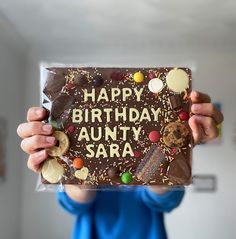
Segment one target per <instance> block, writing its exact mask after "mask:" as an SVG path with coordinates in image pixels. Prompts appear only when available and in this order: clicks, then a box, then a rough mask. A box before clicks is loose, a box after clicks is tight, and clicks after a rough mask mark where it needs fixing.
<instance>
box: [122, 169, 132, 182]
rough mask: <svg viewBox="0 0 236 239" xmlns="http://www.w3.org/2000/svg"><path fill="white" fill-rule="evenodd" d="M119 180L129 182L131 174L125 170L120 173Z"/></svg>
mask: <svg viewBox="0 0 236 239" xmlns="http://www.w3.org/2000/svg"><path fill="white" fill-rule="evenodd" d="M121 181H122V182H123V183H125V184H129V183H130V182H131V181H132V175H131V174H130V173H129V172H125V173H123V174H122V175H121Z"/></svg>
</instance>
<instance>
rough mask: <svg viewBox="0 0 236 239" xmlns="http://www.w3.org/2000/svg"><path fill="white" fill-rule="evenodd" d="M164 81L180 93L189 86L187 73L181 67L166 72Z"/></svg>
mask: <svg viewBox="0 0 236 239" xmlns="http://www.w3.org/2000/svg"><path fill="white" fill-rule="evenodd" d="M166 83H167V86H168V87H169V89H170V90H172V91H174V92H176V93H181V92H183V91H185V90H186V89H187V88H188V87H189V78H188V74H187V73H186V72H185V71H184V70H182V69H173V70H171V71H170V72H169V73H168V74H167V76H166Z"/></svg>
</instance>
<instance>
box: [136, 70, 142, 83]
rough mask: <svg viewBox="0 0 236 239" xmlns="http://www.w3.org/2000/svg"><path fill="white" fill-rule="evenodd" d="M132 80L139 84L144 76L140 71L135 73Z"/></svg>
mask: <svg viewBox="0 0 236 239" xmlns="http://www.w3.org/2000/svg"><path fill="white" fill-rule="evenodd" d="M133 78H134V81H135V82H136V83H141V82H143V81H144V75H143V73H142V72H141V71H138V72H135V73H134V75H133Z"/></svg>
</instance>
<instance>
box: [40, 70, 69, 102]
mask: <svg viewBox="0 0 236 239" xmlns="http://www.w3.org/2000/svg"><path fill="white" fill-rule="evenodd" d="M65 84H66V79H65V76H64V74H62V73H58V74H57V73H56V72H54V71H48V75H47V80H46V84H45V86H44V90H43V93H44V94H45V95H46V96H47V97H48V98H49V99H50V100H51V101H53V100H54V99H55V98H56V97H57V96H58V95H59V93H60V91H61V89H62V87H63V86H64V85H65Z"/></svg>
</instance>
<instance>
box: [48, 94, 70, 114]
mask: <svg viewBox="0 0 236 239" xmlns="http://www.w3.org/2000/svg"><path fill="white" fill-rule="evenodd" d="M73 102H74V97H73V96H70V95H67V94H61V95H59V96H58V97H57V98H56V99H55V100H54V101H53V103H52V109H51V114H52V116H53V118H55V119H56V118H58V117H60V115H61V114H62V113H63V112H64V111H65V110H66V109H67V108H69V107H70V106H71V104H72V103H73Z"/></svg>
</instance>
